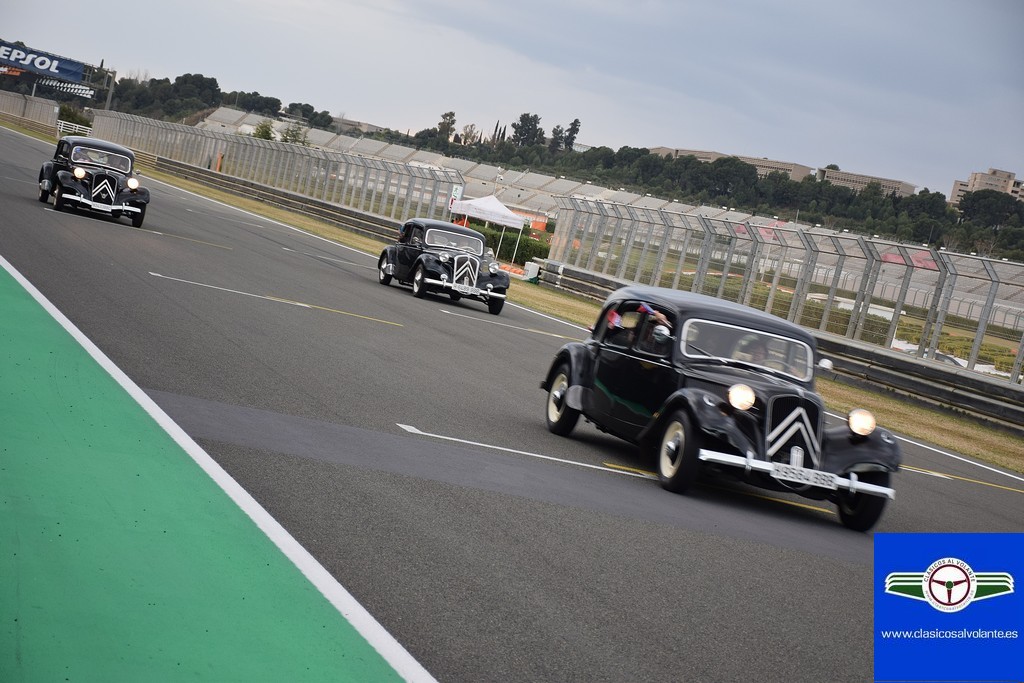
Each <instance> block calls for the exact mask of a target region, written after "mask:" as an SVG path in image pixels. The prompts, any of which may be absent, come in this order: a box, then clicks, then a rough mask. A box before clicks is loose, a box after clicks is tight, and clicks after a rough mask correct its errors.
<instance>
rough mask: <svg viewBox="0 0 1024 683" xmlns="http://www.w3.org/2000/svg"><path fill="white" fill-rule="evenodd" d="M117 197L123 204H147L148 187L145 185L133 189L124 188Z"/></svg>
mask: <svg viewBox="0 0 1024 683" xmlns="http://www.w3.org/2000/svg"><path fill="white" fill-rule="evenodd" d="M117 198H118V199H119V200H120V201H122V202H124V203H125V204H149V189H148V188H145V187H139V188H136V189H134V190H131V189H127V188H126V189H124V190H121V192H119V193H118V195H117Z"/></svg>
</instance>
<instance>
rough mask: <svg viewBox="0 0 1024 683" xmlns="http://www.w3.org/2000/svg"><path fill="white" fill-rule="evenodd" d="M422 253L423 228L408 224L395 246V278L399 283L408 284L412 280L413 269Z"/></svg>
mask: <svg viewBox="0 0 1024 683" xmlns="http://www.w3.org/2000/svg"><path fill="white" fill-rule="evenodd" d="M422 251H423V226H420V225H417V224H416V223H407V224H406V226H405V230H403V231H402V236H401V238H399V241H398V244H396V245H395V278H396V279H397V280H398V281H399V282H407V281H409V280H410V279H411V278H412V272H411V271H412V267H413V265H414V264H415V263H416V259H417V258H418V257H419V255H420V253H421V252H422Z"/></svg>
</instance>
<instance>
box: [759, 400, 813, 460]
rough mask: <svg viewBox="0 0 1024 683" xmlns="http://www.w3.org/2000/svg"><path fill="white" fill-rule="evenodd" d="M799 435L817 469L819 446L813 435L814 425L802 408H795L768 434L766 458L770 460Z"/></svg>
mask: <svg viewBox="0 0 1024 683" xmlns="http://www.w3.org/2000/svg"><path fill="white" fill-rule="evenodd" d="M797 434H800V435H801V436H802V438H803V442H804V444H805V445H806V446H807V451H808V453H809V454H810V456H811V462H813V463H814V467H815V468H817V467H818V466H819V464H820V463H821V445H820V444H819V443H818V439H817V437H816V436H815V433H814V424H813V423H811V418H810V417H809V416H808V415H807V411H806V410H804V409H803V408H802V407H800V408H797V409H796V410H794V411H793V412H791V413H790V414H789V415H787V416H786V419H784V420H782V421H781V422H780V423H779V424H778V426H777V427H775V429H773V430H772V431H771V432H769V433H768V457H769V458H771V457H772V456H774V455H775V454H776V453H778V452H779V450H780V449H782V447H783V446H785V445H786V443H788V442H789V440H790V439H792V438H793V436H795V435H797Z"/></svg>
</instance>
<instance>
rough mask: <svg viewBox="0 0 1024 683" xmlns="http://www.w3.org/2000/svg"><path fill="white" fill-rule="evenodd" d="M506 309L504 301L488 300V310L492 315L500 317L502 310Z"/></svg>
mask: <svg viewBox="0 0 1024 683" xmlns="http://www.w3.org/2000/svg"><path fill="white" fill-rule="evenodd" d="M504 307H505V300H504V299H488V300H487V310H488V312H490V314H491V315H498V314H499V313H501V309H502V308H504Z"/></svg>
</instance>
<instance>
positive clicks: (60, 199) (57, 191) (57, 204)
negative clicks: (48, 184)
mask: <svg viewBox="0 0 1024 683" xmlns="http://www.w3.org/2000/svg"><path fill="white" fill-rule="evenodd" d="M53 208H54V209H55V210H57V211H63V210H64V190H63V188H61V186H60V185H58V186H57V187H55V188H53Z"/></svg>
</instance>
